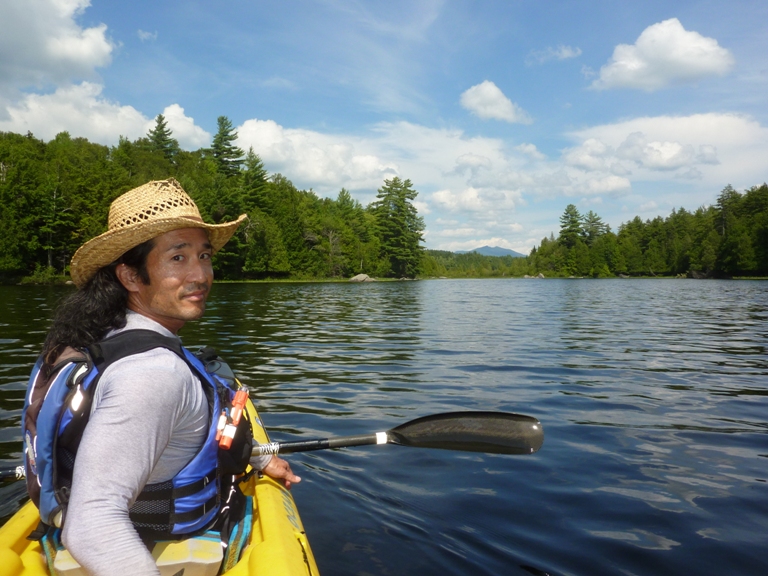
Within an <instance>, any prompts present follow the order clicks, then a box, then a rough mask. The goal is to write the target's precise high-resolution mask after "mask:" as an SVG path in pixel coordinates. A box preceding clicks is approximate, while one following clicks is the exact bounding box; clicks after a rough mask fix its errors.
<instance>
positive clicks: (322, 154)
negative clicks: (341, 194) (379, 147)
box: [237, 119, 399, 189]
mask: <svg viewBox="0 0 768 576" xmlns="http://www.w3.org/2000/svg"><path fill="white" fill-rule="evenodd" d="M237 132H238V140H237V143H238V145H239V146H241V147H242V148H243V149H248V148H249V147H250V146H253V149H254V151H255V152H256V153H257V154H258V155H259V156H260V157H261V159H262V160H263V161H264V162H265V164H267V165H268V166H269V167H270V171H274V172H284V173H286V174H287V175H288V176H289V177H290V178H292V179H295V180H296V181H297V182H296V183H297V184H298V185H302V184H303V183H307V184H309V185H310V186H317V187H320V188H323V189H329V188H335V187H338V188H340V187H341V186H346V187H348V188H377V187H378V186H380V185H381V183H382V182H383V181H384V179H385V178H391V177H392V176H396V175H397V174H398V173H399V172H398V167H397V165H396V164H394V163H392V162H385V161H383V160H381V159H380V158H379V157H378V156H377V155H376V154H374V153H371V152H370V150H371V149H372V147H371V146H370V144H369V143H367V142H366V141H365V140H363V139H360V138H357V137H345V136H333V135H329V134H322V133H320V132H315V131H312V130H303V129H296V128H283V127H282V126H280V125H279V124H277V123H276V122H275V121H273V120H258V119H251V120H246V121H245V122H244V123H243V125H242V126H240V127H239V128H238V129H237Z"/></svg>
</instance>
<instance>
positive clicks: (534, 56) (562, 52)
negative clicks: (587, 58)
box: [525, 44, 581, 66]
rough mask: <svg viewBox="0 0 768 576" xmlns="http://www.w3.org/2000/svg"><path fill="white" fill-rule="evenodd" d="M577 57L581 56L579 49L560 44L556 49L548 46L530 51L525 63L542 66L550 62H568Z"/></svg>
mask: <svg viewBox="0 0 768 576" xmlns="http://www.w3.org/2000/svg"><path fill="white" fill-rule="evenodd" d="M579 56H581V48H578V47H577V48H572V47H571V46H563V45H562V44H561V45H559V46H558V47H557V48H553V47H552V46H548V47H546V48H545V49H544V50H532V51H531V53H530V54H528V56H527V57H526V59H525V63H526V64H527V65H529V66H531V65H533V64H544V63H545V62H549V61H550V60H569V59H571V58H578V57H579Z"/></svg>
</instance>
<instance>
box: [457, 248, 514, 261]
mask: <svg viewBox="0 0 768 576" xmlns="http://www.w3.org/2000/svg"><path fill="white" fill-rule="evenodd" d="M469 252H477V253H478V254H482V255H483V256H512V258H525V254H520V252H515V251H514V250H508V249H507V248H500V247H499V246H483V247H482V248H475V249H474V250H456V254H467V253H469Z"/></svg>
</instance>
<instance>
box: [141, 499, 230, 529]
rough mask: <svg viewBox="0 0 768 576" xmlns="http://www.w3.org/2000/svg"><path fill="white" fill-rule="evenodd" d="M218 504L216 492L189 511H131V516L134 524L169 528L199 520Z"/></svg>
mask: <svg viewBox="0 0 768 576" xmlns="http://www.w3.org/2000/svg"><path fill="white" fill-rule="evenodd" d="M218 505H219V494H218V493H216V494H214V495H213V496H211V497H210V498H209V499H208V500H207V501H205V502H204V503H203V504H201V505H200V506H198V507H197V508H193V509H192V510H188V511H187V512H178V513H177V512H168V511H165V512H142V513H138V512H130V513H129V517H130V519H131V522H133V523H134V524H139V525H152V526H165V527H167V529H170V528H171V527H173V525H174V524H183V523H185V522H192V521H193V520H197V519H198V518H201V517H203V516H205V515H206V514H207V513H208V512H210V511H211V510H213V509H214V508H218Z"/></svg>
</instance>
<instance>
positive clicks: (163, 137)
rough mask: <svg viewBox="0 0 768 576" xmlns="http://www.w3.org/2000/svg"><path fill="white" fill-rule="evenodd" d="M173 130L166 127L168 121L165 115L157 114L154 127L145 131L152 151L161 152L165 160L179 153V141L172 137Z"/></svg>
mask: <svg viewBox="0 0 768 576" xmlns="http://www.w3.org/2000/svg"><path fill="white" fill-rule="evenodd" d="M172 134H173V132H171V129H170V128H168V122H167V121H166V119H165V116H163V115H162V114H158V115H157V118H155V127H154V128H152V129H151V130H150V131H149V132H147V140H149V145H150V149H151V150H152V151H157V152H162V153H163V156H165V158H166V159H167V160H173V159H174V157H175V156H176V155H177V154H178V153H179V151H180V148H179V142H178V141H177V140H176V139H175V138H173V136H172Z"/></svg>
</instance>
